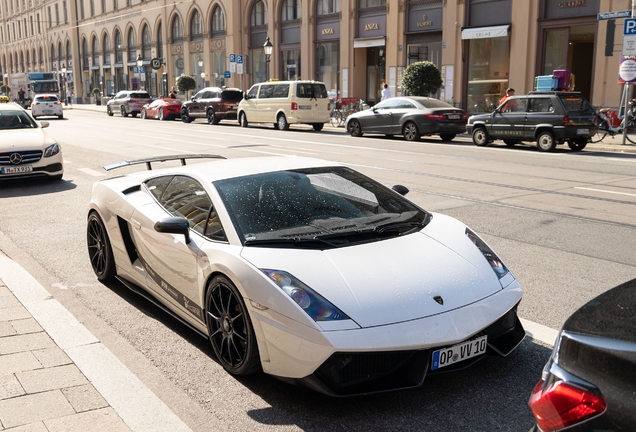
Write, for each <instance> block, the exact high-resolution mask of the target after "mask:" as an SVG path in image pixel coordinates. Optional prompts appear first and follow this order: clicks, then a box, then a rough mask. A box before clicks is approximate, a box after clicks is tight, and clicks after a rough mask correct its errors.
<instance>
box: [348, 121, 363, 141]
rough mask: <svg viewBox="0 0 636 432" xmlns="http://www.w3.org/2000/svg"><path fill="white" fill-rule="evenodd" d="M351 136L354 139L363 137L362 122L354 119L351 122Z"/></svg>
mask: <svg viewBox="0 0 636 432" xmlns="http://www.w3.org/2000/svg"><path fill="white" fill-rule="evenodd" d="M349 134H350V135H351V136H352V137H361V136H362V126H360V122H359V121H358V120H355V119H354V120H351V121H350V122H349Z"/></svg>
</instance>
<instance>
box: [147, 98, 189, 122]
mask: <svg viewBox="0 0 636 432" xmlns="http://www.w3.org/2000/svg"><path fill="white" fill-rule="evenodd" d="M179 117H181V101H180V100H179V99H173V98H161V99H155V100H154V101H152V102H150V103H147V104H146V105H144V106H143V108H142V109H141V118H142V119H146V118H149V119H159V120H172V119H175V118H179Z"/></svg>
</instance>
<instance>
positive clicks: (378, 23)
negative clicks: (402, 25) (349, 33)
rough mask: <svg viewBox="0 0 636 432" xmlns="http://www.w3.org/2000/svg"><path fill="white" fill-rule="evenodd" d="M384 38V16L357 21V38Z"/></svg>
mask: <svg viewBox="0 0 636 432" xmlns="http://www.w3.org/2000/svg"><path fill="white" fill-rule="evenodd" d="M379 36H386V15H373V16H369V17H361V18H360V19H359V20H358V37H359V38H369V37H379Z"/></svg>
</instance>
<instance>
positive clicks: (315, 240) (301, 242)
mask: <svg viewBox="0 0 636 432" xmlns="http://www.w3.org/2000/svg"><path fill="white" fill-rule="evenodd" d="M243 244H244V245H245V246H277V245H278V246H283V247H284V246H299V247H311V246H317V245H320V246H323V245H327V246H329V247H332V248H337V247H341V246H345V245H347V244H349V241H346V242H331V241H327V240H325V239H323V238H322V236H320V237H318V236H316V237H304V238H303V237H293V238H273V239H254V240H245V242H243Z"/></svg>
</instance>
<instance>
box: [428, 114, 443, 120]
mask: <svg viewBox="0 0 636 432" xmlns="http://www.w3.org/2000/svg"><path fill="white" fill-rule="evenodd" d="M425 115H426V117H428V118H429V119H430V120H433V121H439V120H446V116H445V115H444V114H425Z"/></svg>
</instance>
